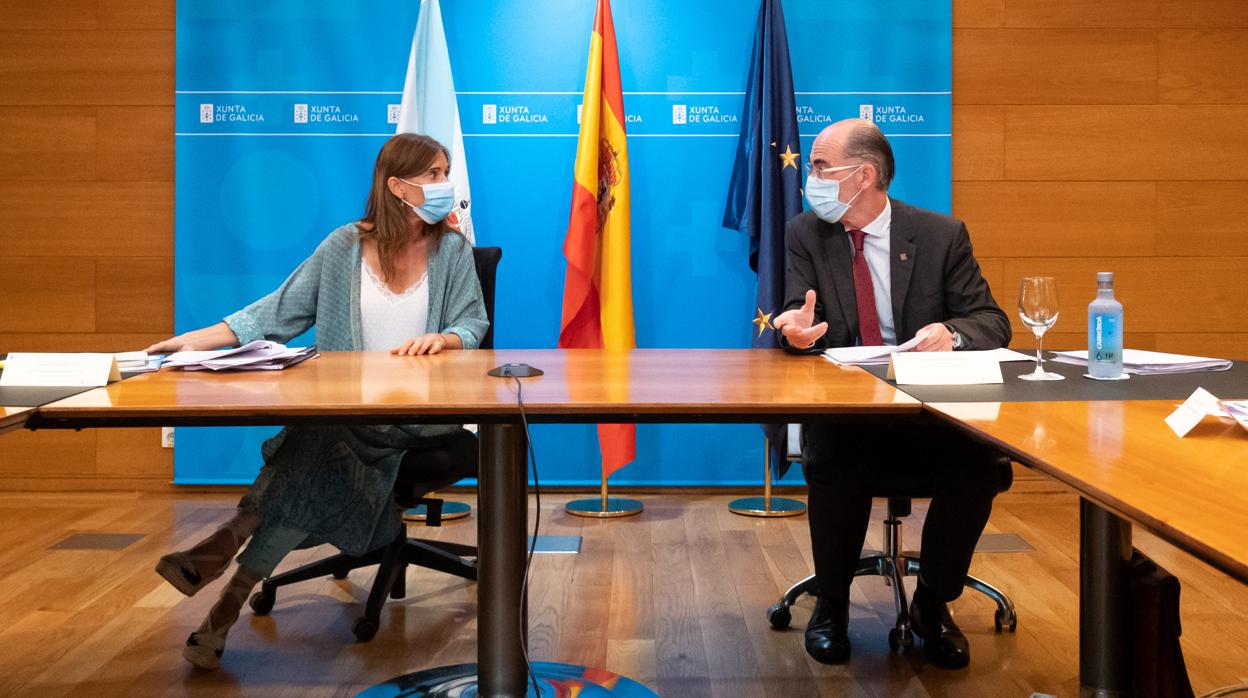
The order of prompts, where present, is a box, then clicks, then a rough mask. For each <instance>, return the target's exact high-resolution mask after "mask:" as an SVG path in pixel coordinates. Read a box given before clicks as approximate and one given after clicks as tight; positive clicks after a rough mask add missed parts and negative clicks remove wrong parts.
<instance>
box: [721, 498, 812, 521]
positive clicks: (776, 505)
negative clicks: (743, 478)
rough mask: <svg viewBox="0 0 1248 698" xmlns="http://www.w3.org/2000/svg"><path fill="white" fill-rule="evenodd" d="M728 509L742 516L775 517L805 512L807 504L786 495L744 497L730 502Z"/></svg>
mask: <svg viewBox="0 0 1248 698" xmlns="http://www.w3.org/2000/svg"><path fill="white" fill-rule="evenodd" d="M728 511H731V512H732V513H734V514H740V515H741V516H758V517H762V518H768V519H773V518H779V517H782V516H800V515H801V514H805V513H806V505H805V504H803V503H801V502H800V501H798V500H796V499H787V498H785V497H742V498H741V499H734V500H732V501H731V502H728Z"/></svg>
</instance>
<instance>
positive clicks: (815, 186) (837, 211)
mask: <svg viewBox="0 0 1248 698" xmlns="http://www.w3.org/2000/svg"><path fill="white" fill-rule="evenodd" d="M860 169H862V165H859V166H857V167H855V168H854V171H853V172H850V173H849V174H848V175H846V176H845V177H844V178H843V179H842V180H841V181H844V180H845V179H849V178H850V177H852V176H854V174H855V173H856V172H858V170H860ZM841 181H838V180H835V179H820V178H818V177H816V176H815V174H814V173H813V172H812V173H810V174H809V175H807V176H806V201H807V202H809V203H810V208H811V210H812V211H814V212H815V215H816V216H818V217H819V218H820V220H824V221H827V222H829V223H835V222H837V221H839V220H841V217H842V216H844V215H845V212H846V211H848V210H849V207H850V206H852V205H853V203H854V199H857V198H858V194H861V193H862V189H859V190H858V194H854V195H853V196H851V197H850V198H849V201H841ZM863 188H864V189H865V187H863Z"/></svg>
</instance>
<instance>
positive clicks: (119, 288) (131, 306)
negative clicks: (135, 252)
mask: <svg viewBox="0 0 1248 698" xmlns="http://www.w3.org/2000/svg"><path fill="white" fill-rule="evenodd" d="M171 298H173V259H172V258H170V257H129V258H115V259H101V260H99V261H98V262H97V263H96V270H95V317H96V321H95V329H96V331H97V332H152V333H160V332H166V331H168V329H169V328H170V327H173V304H172V303H170V302H169V299H171Z"/></svg>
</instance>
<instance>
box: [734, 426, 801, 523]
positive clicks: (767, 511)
mask: <svg viewBox="0 0 1248 698" xmlns="http://www.w3.org/2000/svg"><path fill="white" fill-rule="evenodd" d="M728 511H731V512H732V513H734V514H740V515H741V516H757V517H762V518H768V519H772V518H779V517H781V516H797V515H798V514H802V513H805V511H806V505H805V504H802V503H801V501H799V500H796V499H788V498H786V497H772V496H771V440H770V439H766V438H765V439H763V496H762V497H742V498H741V499H734V500H732V501H731V502H728Z"/></svg>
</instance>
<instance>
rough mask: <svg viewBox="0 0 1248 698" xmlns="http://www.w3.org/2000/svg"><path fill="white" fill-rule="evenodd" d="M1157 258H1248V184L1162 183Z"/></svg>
mask: <svg viewBox="0 0 1248 698" xmlns="http://www.w3.org/2000/svg"><path fill="white" fill-rule="evenodd" d="M1157 254H1160V255H1166V256H1175V255H1186V256H1198V255H1210V254H1224V255H1234V256H1240V257H1248V181H1240V182H1158V183H1157Z"/></svg>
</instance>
